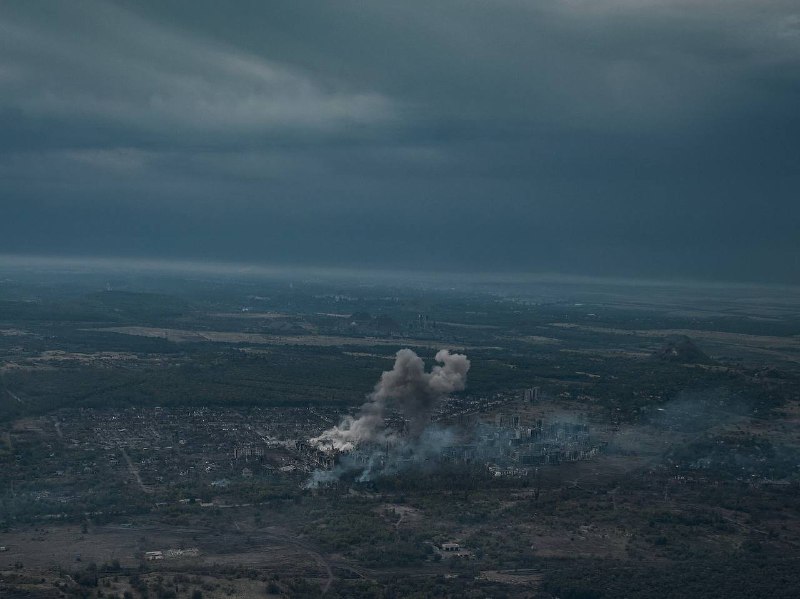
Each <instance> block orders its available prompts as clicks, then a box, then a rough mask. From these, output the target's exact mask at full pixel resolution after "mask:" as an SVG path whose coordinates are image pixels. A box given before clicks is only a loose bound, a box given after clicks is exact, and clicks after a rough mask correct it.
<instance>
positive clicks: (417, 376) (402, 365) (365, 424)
mask: <svg viewBox="0 0 800 599" xmlns="http://www.w3.org/2000/svg"><path fill="white" fill-rule="evenodd" d="M435 359H436V361H437V362H439V364H440V365H437V366H434V367H433V368H432V369H431V371H430V372H425V363H424V362H423V361H422V358H420V357H419V356H418V355H417V354H415V353H414V352H413V351H411V350H410V349H401V350H400V351H398V352H397V356H396V357H395V361H394V367H393V368H392V369H391V370H387V371H385V372H384V373H383V374H382V375H381V378H380V380H379V381H378V383H377V384H376V385H375V389H374V390H373V391H372V393H370V394H369V395H368V396H367V401H366V403H364V405H363V406H361V410H360V412H359V414H358V416H357V417H356V418H354V417H352V416H346V417H345V418H343V419H342V421H341V422H340V423H339V424H338V425H337V426H334V427H333V428H330V429H328V430H326V431H325V432H323V433H322V434H321V435H320V436H319V437H315V438H313V439H311V440H310V441H311V443H312V444H314V445H316V446H317V447H333V448H335V449H339V450H341V451H349V450H351V449H353V448H354V447H356V446H357V445H358V444H359V443H364V442H378V441H384V440H386V430H385V428H384V416H385V414H386V411H387V410H388V409H390V408H396V409H398V410H399V411H400V412H401V413H402V414H403V416H404V417H405V418H406V419H407V420H408V435H409V437H411V438H419V437H420V435H421V434H422V432H423V431H424V430H425V427H426V426H427V425H428V423H429V421H430V415H431V410H432V409H433V407H434V406H435V405H436V403H437V402H438V401H439V399H441V398H442V397H444V396H445V395H447V394H448V393H452V392H454V391H461V390H462V389H464V386H465V384H466V381H467V371H469V360H468V359H467V357H466V356H465V355H463V354H451V353H450V352H449V351H448V350H446V349H443V350H440V351H439V352H438V353H437V354H436V358H435Z"/></svg>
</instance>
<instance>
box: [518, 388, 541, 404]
mask: <svg viewBox="0 0 800 599" xmlns="http://www.w3.org/2000/svg"><path fill="white" fill-rule="evenodd" d="M522 399H523V401H524V402H525V403H538V402H539V387H529V388H527V389H523V390H522Z"/></svg>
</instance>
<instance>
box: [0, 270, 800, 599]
mask: <svg viewBox="0 0 800 599" xmlns="http://www.w3.org/2000/svg"><path fill="white" fill-rule="evenodd" d="M2 275H3V276H2V277H0V278H2V284H0V489H2V495H1V496H0V547H2V550H0V595H2V596H3V597H5V596H9V597H33V598H36V597H42V598H44V597H101V596H103V597H110V596H118V597H123V596H131V597H134V598H137V599H138V598H140V597H164V598H166V597H199V596H202V597H213V598H217V597H219V598H222V597H231V596H234V597H269V596H274V597H278V596H283V597H316V596H322V595H324V596H326V597H400V596H417V597H428V596H445V597H486V596H491V597H540V598H542V599H551V598H554V597H562V598H563V597H573V598H577V597H617V596H627V597H640V596H642V597H644V596H653V593H654V592H655V589H662V594H661V595H660V596H666V597H685V596H709V597H712V596H726V597H737V596H742V597H752V596H771V597H794V596H797V593H798V589H800V576H798V568H797V560H798V559H800V516H798V514H800V509H799V508H800V500H798V498H799V497H800V487H799V486H798V485H800V470H799V468H800V466H798V465H799V464H800V432H798V431H800V429H798V424H800V363H799V362H798V357H799V356H800V301H797V298H798V295H797V294H796V293H787V290H786V289H785V288H769V287H759V288H749V287H748V288H743V287H735V288H726V287H724V286H713V287H712V286H707V287H690V286H683V287H681V286H668V285H655V286H651V287H644V288H643V287H632V286H629V285H626V284H623V283H620V282H601V281H596V282H590V281H580V282H569V281H553V280H550V281H537V280H528V281H515V282H513V281H512V282H508V281H506V282H504V283H502V284H501V283H492V284H489V283H488V282H487V283H471V284H470V285H465V284H463V283H461V284H459V283H455V282H453V283H450V282H441V283H440V284H432V283H431V282H430V281H428V282H425V283H421V282H419V281H401V280H396V281H395V280H390V279H383V280H381V281H377V282H365V281H363V280H322V279H309V278H301V277H298V278H293V279H289V280H287V279H258V278H233V277H228V276H226V275H224V274H220V275H219V276H218V277H217V278H213V277H209V276H206V277H205V278H203V279H202V280H201V279H192V278H190V277H187V278H183V279H179V278H176V277H175V276H174V275H170V277H166V276H164V275H160V274H158V273H151V274H147V275H146V276H145V275H142V274H139V275H137V276H136V277H131V276H127V275H125V274H124V273H117V272H98V273H95V272H87V273H78V274H76V273H69V274H65V273H58V272H47V273H44V272H39V273H25V272H20V271H15V270H13V269H12V270H7V271H4V272H3V273H2ZM406 347H408V348H412V349H415V350H416V351H417V352H418V353H419V355H420V356H421V357H422V358H424V359H425V361H426V362H427V364H428V366H430V365H431V364H432V358H433V355H434V354H435V352H436V351H437V350H438V349H440V348H449V349H451V350H453V351H462V352H464V353H466V354H467V356H468V358H469V360H470V362H471V367H470V370H469V374H468V379H467V387H466V389H465V390H464V391H459V392H455V393H452V394H451V395H449V396H448V397H446V398H444V399H443V400H441V401H440V402H438V403H437V405H436V406H435V409H433V410H432V412H431V414H430V419H431V424H430V426H432V427H437V428H436V430H440V431H445V432H446V433H447V434H448V435H452V436H453V437H454V438H459V436H464V437H465V438H466V436H468V435H469V434H472V435H473V436H475V435H483V437H481V438H483V439H484V441H483V442H488V441H486V439H489V438H492V439H495V441H492V442H493V443H500V441H497V439H501V440H502V439H506V441H503V442H504V443H507V444H508V446H507V448H506V449H504V450H503V453H502V454H497V455H495V454H493V455H492V457H484V458H477V457H476V458H468V457H461V458H454V459H451V458H448V459H444V458H443V457H441V458H440V457H433V458H430V459H429V460H427V459H426V461H424V462H420V461H418V462H409V463H407V464H406V463H404V464H405V465H403V466H402V467H398V468H397V469H395V470H392V471H383V472H382V473H381V474H379V475H376V476H374V477H371V478H370V477H368V478H364V477H361V478H359V475H358V472H354V473H345V474H343V475H341V476H340V477H339V478H338V479H337V481H336V482H334V483H332V484H326V485H321V486H314V485H310V484H309V480H311V478H312V476H313V475H314V473H315V472H318V471H319V469H320V468H322V466H321V465H320V463H319V462H318V458H317V456H315V455H314V454H313V453H309V452H307V451H306V450H305V449H304V448H303V447H304V446H303V443H304V442H305V441H306V440H307V439H309V438H312V437H315V436H317V435H319V434H320V433H321V432H322V431H323V430H325V429H327V428H329V427H330V426H332V425H333V424H336V423H337V422H339V420H340V419H341V417H342V416H343V415H345V414H351V415H352V414H357V413H358V409H359V406H360V405H361V404H362V403H363V402H364V401H365V397H366V396H367V394H369V393H370V391H371V390H372V389H373V386H374V385H375V383H376V381H378V380H379V377H380V376H381V372H383V371H385V370H387V369H389V368H391V365H392V360H393V359H394V355H395V353H396V352H397V351H398V350H399V349H402V348H406ZM534 388H535V389H537V392H536V393H537V395H536V398H537V399H536V400H535V401H532V400H530V399H529V400H526V399H525V390H526V389H527V390H529V395H530V390H531V389H534ZM388 419H389V420H390V421H391V422H394V423H400V425H399V426H401V428H402V422H403V414H402V413H394V412H392V413H390V414H389V415H388ZM542 423H544V427H545V428H546V427H547V426H548V425H557V426H562V425H563V426H567V427H573V428H575V427H578V428H577V429H575V430H580V431H585V434H586V435H587V439H588V440H585V441H582V442H581V443H583V445H581V446H580V447H581V449H580V451H573V454H572V457H568V458H567V457H564V458H563V459H558V460H555V459H554V460H553V461H549V460H547V461H545V460H540V461H537V462H530V461H528V462H526V461H524V460H525V457H524V456H523V455H522V453H523V452H520V451H517V450H516V449H515V447H517V445H516V444H517V443H519V442H520V441H519V439H520V435H522V436H523V437H524V436H525V435H533V433H532V432H531V431H536V430H542ZM559 423H560V424H559ZM565 423H566V424H565ZM537 427H538V429H537ZM554 430H560V429H557V427H556V429H554ZM564 430H567V429H564ZM526 431H527V432H526ZM554 434H555V435H560V434H561V433H554ZM582 434H583V433H582ZM504 435H505V436H504ZM554 438H556V437H554ZM514 439H516V441H514ZM523 440H524V439H523ZM298 441H299V442H300V443H299V444H298ZM554 442H555V441H554ZM559 442H563V444H564V447H566V446H568V445H569V443H571V441H569V440H562V441H559ZM464 444H466V441H465V442H464V443H463V444H462V445H464ZM452 445H453V446H458V447H460V445H459V444H458V443H456V442H455V441H453V442H452ZM449 447H450V446H448V448H449ZM459 451H460V450H459ZM387 453H388V449H387ZM578 454H580V455H578ZM464 455H466V454H464ZM564 455H565V456H566V454H564ZM446 546H452V547H457V550H453V551H448V550H446V549H444V548H445V547H446ZM148 552H161V553H160V554H158V555H160V556H161V557H160V558H158V559H155V558H152V556H153V555H155V554H150V557H151V558H152V559H150V558H149V557H148ZM668 581H673V582H672V583H669V582H668ZM663 589H667V591H666V592H663ZM197 593H199V595H198V594H197Z"/></svg>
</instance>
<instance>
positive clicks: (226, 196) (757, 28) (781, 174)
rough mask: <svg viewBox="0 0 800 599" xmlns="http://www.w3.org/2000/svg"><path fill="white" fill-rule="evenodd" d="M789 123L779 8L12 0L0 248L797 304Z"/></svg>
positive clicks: (798, 35) (3, 60)
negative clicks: (684, 288) (761, 287)
mask: <svg viewBox="0 0 800 599" xmlns="http://www.w3.org/2000/svg"><path fill="white" fill-rule="evenodd" d="M798 105H800V10H798V8H797V4H796V2H789V1H785V0H778V1H776V2H770V3H766V4H765V3H763V2H758V1H757V0H748V1H745V0H726V1H722V0H700V1H692V2H689V1H687V0H666V1H659V2H655V1H652V2H651V1H643V0H637V1H635V2H634V1H633V0H609V1H606V2H591V1H589V0H560V1H556V2H552V1H549V2H544V1H534V0H531V1H522V0H498V1H497V2H491V3H488V2H479V1H477V0H459V1H457V2H456V1H455V0H445V1H443V2H437V3H435V4H433V5H432V4H431V3H428V2H421V1H417V0H409V1H407V2H402V3H388V2H386V3H384V2H375V3H364V2H355V1H354V0H343V1H342V2H337V3H330V2H322V1H310V2H303V3H296V2H266V3H265V2H256V1H251V0H242V1H241V2H237V3H236V5H235V7H231V6H227V5H223V4H221V3H218V2H212V1H210V0H197V1H196V2H193V3H191V5H187V4H186V3H179V2H141V1H136V2H133V1H123V0H120V1H117V2H103V3H99V2H91V1H85V0H76V1H75V2H70V3H56V2H53V3H46V2H45V3H38V2H37V3H31V2H22V1H13V0H10V1H8V2H4V3H2V5H0V130H1V131H2V133H3V134H2V135H0V202H2V205H1V206H0V208H2V210H3V212H4V216H5V218H2V219H0V252H6V253H8V252H19V253H38V254H48V253H65V254H94V253H102V254H104V255H108V254H120V255H151V256H153V255H155V256H168V257H181V258H191V257H200V258H209V257H212V258H217V259H222V260H231V259H234V260H245V261H253V262H259V261H262V262H294V263H305V264H337V265H354V266H359V265H368V266H370V267H376V266H391V267H398V266H399V267H404V268H415V267H427V265H426V264H425V261H426V260H428V259H429V258H428V257H429V256H432V255H435V256H436V263H437V268H456V269H466V270H469V269H480V270H485V269H503V270H527V271H554V270H555V271H568V272H580V273H590V274H596V273H609V274H611V273H613V274H646V275H648V276H654V275H655V276H662V275H674V274H678V275H683V276H702V277H709V276H711V277H714V278H734V279H737V278H738V279H762V280H763V279H776V280H794V281H796V280H798V279H800V271H799V270H798V263H797V258H796V256H797V255H799V254H798V250H800V247H798V245H799V244H800V242H798V239H797V235H796V230H797V226H798V224H800V207H798V203H797V202H796V200H795V198H796V194H797V191H798V189H800V174H798V169H797V168H796V165H797V163H798V159H799V158H800V115H799V113H798V112H797V109H796V106H798ZM745 239H746V240H747V243H746V244H745V243H743V240H745Z"/></svg>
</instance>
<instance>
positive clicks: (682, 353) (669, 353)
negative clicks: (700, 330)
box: [653, 335, 712, 364]
mask: <svg viewBox="0 0 800 599" xmlns="http://www.w3.org/2000/svg"><path fill="white" fill-rule="evenodd" d="M653 356H654V357H655V358H657V359H659V360H664V361H666V362H678V363H681V364H707V363H709V362H712V360H711V358H709V357H708V355H707V354H706V353H705V352H703V350H701V349H700V348H699V347H698V346H697V344H696V343H695V342H694V341H693V340H692V339H691V338H690V337H687V336H686V335H669V336H668V337H665V338H664V344H663V345H662V346H661V347H660V348H659V349H658V350H656V351H655V352H654V353H653Z"/></svg>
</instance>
